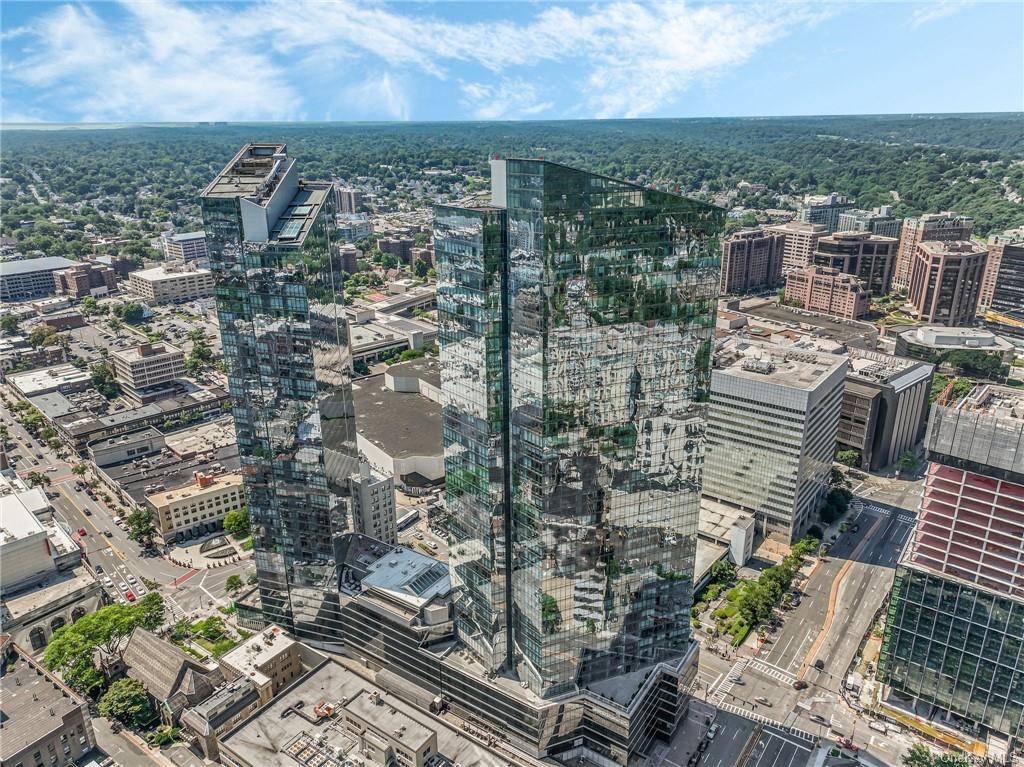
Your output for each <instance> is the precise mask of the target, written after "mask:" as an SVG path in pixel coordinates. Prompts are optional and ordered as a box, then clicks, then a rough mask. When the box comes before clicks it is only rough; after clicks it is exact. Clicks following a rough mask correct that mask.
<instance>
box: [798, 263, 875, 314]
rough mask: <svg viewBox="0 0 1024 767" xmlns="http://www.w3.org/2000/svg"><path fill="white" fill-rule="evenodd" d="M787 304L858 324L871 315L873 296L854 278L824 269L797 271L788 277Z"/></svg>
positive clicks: (809, 267) (833, 270)
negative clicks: (861, 319)
mask: <svg viewBox="0 0 1024 767" xmlns="http://www.w3.org/2000/svg"><path fill="white" fill-rule="evenodd" d="M784 295H785V298H786V301H791V302H793V303H796V304H799V305H800V307H802V308H804V309H807V310H808V311H811V312H820V313H821V314H831V315H832V316H834V317H842V318H843V319H846V320H859V319H860V318H861V317H863V316H864V315H866V314H867V313H868V308H869V298H870V294H869V293H868V291H867V290H865V289H864V285H863V284H861V281H860V280H858V279H857V278H856V277H854V276H853V275H852V274H844V273H843V272H840V271H839V270H838V269H829V268H828V267H825V266H807V267H804V268H803V269H794V270H793V271H791V272H789V274H787V275H786V292H785V294H784Z"/></svg>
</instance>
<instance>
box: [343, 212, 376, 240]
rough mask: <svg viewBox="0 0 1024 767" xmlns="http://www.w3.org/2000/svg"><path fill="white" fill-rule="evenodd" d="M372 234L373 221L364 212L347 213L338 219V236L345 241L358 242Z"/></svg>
mask: <svg viewBox="0 0 1024 767" xmlns="http://www.w3.org/2000/svg"><path fill="white" fill-rule="evenodd" d="M371 234H373V222H372V221H370V220H369V218H368V217H367V216H366V214H365V213H360V214H348V215H344V216H340V217H339V219H338V236H339V237H340V238H341V239H342V240H344V241H345V242H359V241H360V240H365V239H366V238H367V237H369V236H370V235H371Z"/></svg>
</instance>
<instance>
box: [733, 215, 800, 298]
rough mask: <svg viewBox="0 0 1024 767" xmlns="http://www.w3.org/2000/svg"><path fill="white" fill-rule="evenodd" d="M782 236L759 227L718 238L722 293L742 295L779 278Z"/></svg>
mask: <svg viewBox="0 0 1024 767" xmlns="http://www.w3.org/2000/svg"><path fill="white" fill-rule="evenodd" d="M785 241H786V239H785V237H784V236H783V235H781V234H778V233H774V232H765V231H764V230H763V229H747V230H743V231H739V232H736V233H735V234H733V235H731V236H729V237H727V238H725V239H724V240H723V241H722V270H721V272H722V278H721V287H720V291H721V292H722V293H723V294H733V295H745V294H747V293H752V292H754V291H757V290H763V289H765V288H770V287H772V286H774V285H777V284H779V283H780V282H781V281H782V251H783V247H784V245H785Z"/></svg>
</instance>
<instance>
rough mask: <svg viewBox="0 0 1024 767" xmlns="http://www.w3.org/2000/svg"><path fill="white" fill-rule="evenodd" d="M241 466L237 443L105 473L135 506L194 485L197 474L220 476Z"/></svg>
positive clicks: (155, 458)
mask: <svg viewBox="0 0 1024 767" xmlns="http://www.w3.org/2000/svg"><path fill="white" fill-rule="evenodd" d="M241 465H242V461H241V458H240V457H239V455H238V445H237V444H235V445H228V446H226V447H221V448H215V449H211V450H208V451H206V452H203V453H199V454H197V455H194V456H191V457H188V458H181V457H180V456H177V455H174V454H173V453H172V454H170V455H167V454H165V453H161V454H159V455H151V456H143V457H141V458H136V459H133V460H131V461H127V462H125V463H122V464H119V465H117V466H110V467H106V468H104V470H103V471H104V473H105V474H106V475H107V476H108V477H109V478H110V479H111V481H113V482H116V483H117V484H118V485H120V486H121V489H122V490H124V492H126V493H127V494H128V495H129V496H131V498H132V499H133V500H134V501H135V502H136V503H143V502H144V501H147V500H148V499H149V498H150V496H152V495H153V494H154V493H156V494H163V493H164V492H165V491H174V490H178V489H182V488H185V487H190V486H192V485H193V484H194V483H195V473H196V472H197V471H198V472H202V473H205V474H209V475H212V476H221V475H224V474H233V473H235V472H238V470H239V469H240V468H241ZM179 500H180V499H179Z"/></svg>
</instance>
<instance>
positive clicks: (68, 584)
mask: <svg viewBox="0 0 1024 767" xmlns="http://www.w3.org/2000/svg"><path fill="white" fill-rule="evenodd" d="M101 590H102V589H101V588H100V584H99V582H98V581H97V580H96V578H95V577H93V575H92V574H91V573H90V572H89V571H88V570H86V569H85V567H84V566H79V567H75V568H73V569H71V570H62V571H61V570H55V571H53V572H52V573H50V574H49V575H48V576H47V577H46V578H45V579H44V580H43V581H42V582H41V583H36V584H33V585H31V586H28V587H26V588H24V589H21V590H20V591H18V592H15V593H14V594H9V595H6V596H5V597H4V601H3V606H4V608H5V609H6V610H7V613H8V614H9V615H10V620H11V621H17V620H19V619H20V618H23V617H24V616H26V615H28V614H30V613H34V612H35V611H36V610H38V609H40V608H43V607H46V606H48V605H51V604H53V603H54V602H59V601H60V600H62V599H66V598H68V597H71V596H72V595H74V594H77V593H82V594H85V593H86V592H89V591H95V592H96V593H97V594H99V592H100V591H101Z"/></svg>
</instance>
